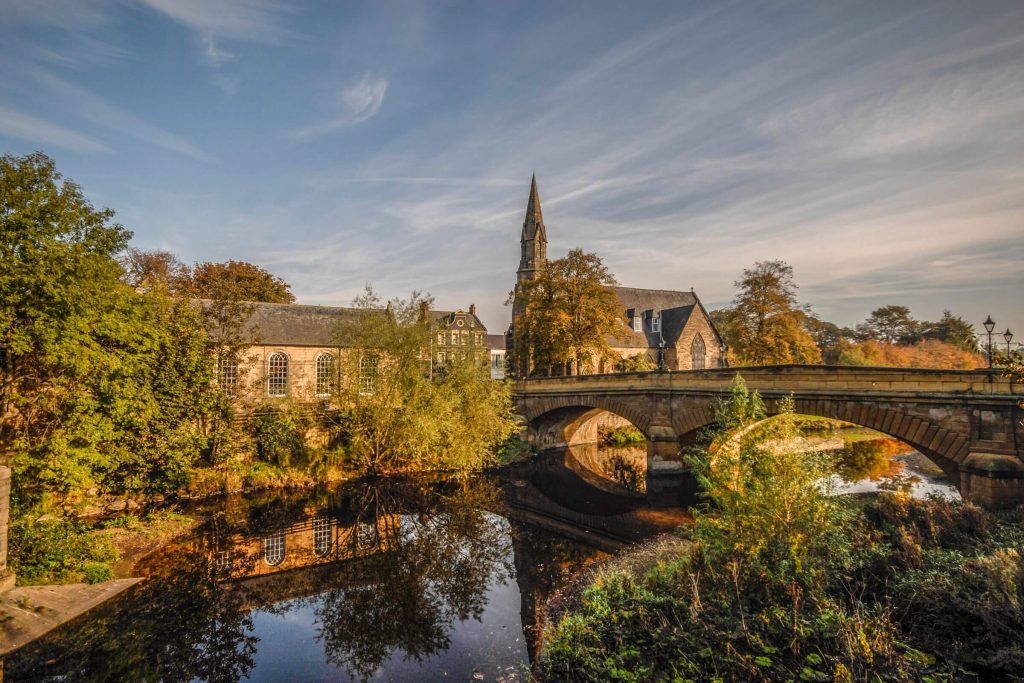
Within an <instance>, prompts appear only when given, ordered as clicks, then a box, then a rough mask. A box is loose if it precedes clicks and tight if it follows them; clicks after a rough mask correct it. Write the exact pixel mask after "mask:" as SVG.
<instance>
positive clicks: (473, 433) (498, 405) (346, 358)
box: [337, 287, 518, 473]
mask: <svg viewBox="0 0 1024 683" xmlns="http://www.w3.org/2000/svg"><path fill="white" fill-rule="evenodd" d="M431 302H432V299H431V298H430V297H429V296H424V295H422V294H420V293H418V292H414V293H413V294H412V296H410V297H409V298H408V299H395V300H393V301H391V302H390V303H389V304H388V306H387V308H386V309H385V310H381V309H379V308H377V306H378V305H379V299H378V297H377V296H376V294H375V293H374V292H373V290H372V288H370V287H367V291H366V293H365V294H364V295H363V296H362V297H360V298H359V299H357V301H356V303H357V304H359V305H360V306H361V308H357V312H356V313H355V315H353V316H352V317H351V318H350V319H349V320H347V321H345V322H343V323H342V324H341V325H340V326H339V329H338V331H337V337H338V343H339V345H340V346H343V347H345V348H348V349H351V350H350V351H348V352H346V353H345V354H343V355H342V358H341V359H340V360H341V368H342V372H341V376H342V377H343V378H345V381H343V382H342V383H341V386H340V388H339V403H340V405H342V406H345V408H344V411H345V415H344V418H343V420H342V428H341V429H342V436H343V438H344V440H345V441H346V442H347V449H348V451H349V455H350V457H351V458H352V460H353V461H354V462H355V463H356V465H357V466H359V467H360V468H362V469H364V470H366V471H368V472H375V473H383V472H389V471H401V470H413V469H445V470H457V471H463V472H464V471H469V470H473V469H479V468H481V467H483V466H485V465H487V464H489V463H490V462H493V460H494V458H495V451H496V448H497V447H498V446H499V445H500V444H501V443H503V442H504V441H505V440H506V439H507V438H508V437H509V436H510V435H512V434H513V433H514V432H515V431H517V429H518V427H517V425H516V423H515V420H514V418H513V413H512V402H511V394H510V391H509V388H508V387H507V386H506V385H504V384H502V383H499V382H494V381H492V380H491V379H490V376H489V372H488V369H487V367H486V365H485V364H483V363H481V362H479V359H474V358H471V357H467V358H465V359H457V360H455V361H453V362H452V363H451V364H449V365H448V366H447V367H445V368H444V369H435V368H432V365H431V362H430V341H431V339H432V338H433V337H434V334H435V332H436V330H435V328H434V324H433V318H432V316H430V315H429V313H427V310H428V309H429V306H430V304H431Z"/></svg>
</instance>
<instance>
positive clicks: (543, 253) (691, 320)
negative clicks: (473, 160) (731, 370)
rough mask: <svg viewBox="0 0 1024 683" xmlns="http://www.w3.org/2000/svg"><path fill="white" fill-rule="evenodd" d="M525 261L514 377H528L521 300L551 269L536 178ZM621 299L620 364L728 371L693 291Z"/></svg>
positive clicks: (608, 367)
mask: <svg viewBox="0 0 1024 683" xmlns="http://www.w3.org/2000/svg"><path fill="white" fill-rule="evenodd" d="M519 241H520V260H519V268H518V269H517V270H516V288H515V294H514V295H513V304H512V324H511V325H510V326H509V328H508V331H507V332H506V334H505V347H506V353H507V357H508V363H509V365H510V367H511V371H512V372H513V374H514V375H515V376H523V375H524V374H528V372H524V369H525V368H527V367H528V366H529V362H530V361H529V350H528V349H516V348H515V326H516V323H517V321H518V319H519V318H520V316H522V314H523V310H524V302H523V301H522V298H521V297H520V296H519V293H520V291H521V287H522V285H523V283H525V282H528V281H530V280H533V279H534V278H536V277H537V276H538V274H540V273H541V272H543V270H544V267H545V265H546V264H547V261H548V258H547V252H548V239H547V227H546V226H545V225H544V215H543V212H542V211H541V205H540V193H539V191H538V190H537V178H536V176H534V177H533V179H532V181H531V183H530V197H529V199H528V200H527V203H526V217H525V218H524V219H523V229H522V232H521V234H520V238H519ZM612 290H613V291H614V292H615V297H616V299H617V300H618V304H619V309H620V315H621V321H622V326H623V329H622V330H621V331H620V334H618V335H615V336H613V337H610V338H609V339H608V340H607V341H608V344H609V346H610V347H611V349H612V351H613V353H614V354H615V355H617V356H618V357H619V359H621V360H628V359H631V358H634V357H637V356H643V357H644V358H645V361H640V362H636V361H637V360H639V359H635V361H634V363H635V366H637V367H642V366H648V367H654V368H662V369H666V370H702V369H705V368H717V367H724V366H725V363H726V362H725V351H726V346H725V342H724V340H723V339H722V336H721V335H720V334H719V333H718V330H716V329H715V326H714V323H712V322H711V318H710V316H709V315H708V312H707V310H705V308H704V305H703V304H702V303H701V302H700V299H699V298H698V297H697V294H696V293H695V292H694V291H693V290H690V291H689V292H685V291H676V290H667V289H640V288H636V287H612ZM615 369H616V368H615V363H614V362H612V361H601V362H600V363H599V364H598V365H597V366H596V367H591V368H584V369H583V371H584V372H587V373H595V372H596V373H604V372H614V371H615Z"/></svg>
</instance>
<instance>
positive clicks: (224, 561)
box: [213, 548, 231, 572]
mask: <svg viewBox="0 0 1024 683" xmlns="http://www.w3.org/2000/svg"><path fill="white" fill-rule="evenodd" d="M213 566H214V568H216V570H217V571H219V572H229V571H231V549H230V548H228V549H227V550H218V551H217V552H216V553H215V554H214V556H213Z"/></svg>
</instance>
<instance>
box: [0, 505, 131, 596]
mask: <svg viewBox="0 0 1024 683" xmlns="http://www.w3.org/2000/svg"><path fill="white" fill-rule="evenodd" d="M89 531H90V529H89V527H88V525H86V524H84V523H82V522H77V521H73V520H68V519H63V518H59V519H46V520H30V519H27V518H24V517H22V518H17V519H14V520H12V522H11V525H10V527H9V530H8V533H9V543H10V565H11V570H12V571H13V572H14V573H15V574H16V575H17V577H18V584H19V585H23V586H24V585H34V584H49V583H76V582H79V581H85V582H86V583H97V582H99V581H106V580H107V579H110V578H112V577H113V570H112V568H111V564H112V563H113V562H114V561H116V560H117V551H116V550H115V548H114V546H113V544H112V543H111V542H110V541H109V539H106V538H103V537H102V536H99V535H96V534H92V533H89Z"/></svg>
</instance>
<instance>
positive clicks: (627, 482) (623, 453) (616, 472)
mask: <svg viewBox="0 0 1024 683" xmlns="http://www.w3.org/2000/svg"><path fill="white" fill-rule="evenodd" d="M564 453H565V466H566V467H567V468H569V469H571V470H572V471H574V472H576V473H577V474H579V475H580V476H581V477H582V478H583V479H585V480H586V481H587V482H588V483H589V484H591V485H592V486H596V487H598V488H601V489H604V490H606V491H610V492H612V493H618V494H630V493H634V494H641V495H642V494H644V493H646V492H647V447H646V446H621V447H615V446H606V445H603V444H596V443H580V444H571V445H570V446H569V447H568V448H566V449H564Z"/></svg>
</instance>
